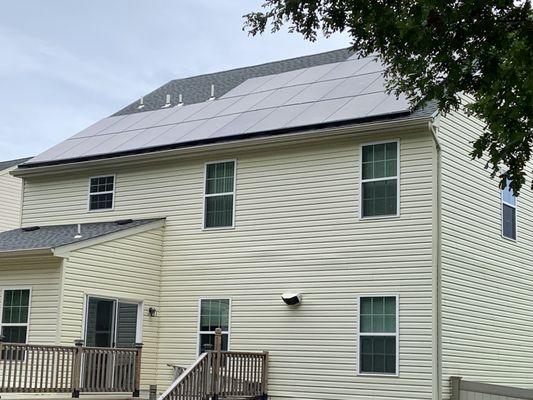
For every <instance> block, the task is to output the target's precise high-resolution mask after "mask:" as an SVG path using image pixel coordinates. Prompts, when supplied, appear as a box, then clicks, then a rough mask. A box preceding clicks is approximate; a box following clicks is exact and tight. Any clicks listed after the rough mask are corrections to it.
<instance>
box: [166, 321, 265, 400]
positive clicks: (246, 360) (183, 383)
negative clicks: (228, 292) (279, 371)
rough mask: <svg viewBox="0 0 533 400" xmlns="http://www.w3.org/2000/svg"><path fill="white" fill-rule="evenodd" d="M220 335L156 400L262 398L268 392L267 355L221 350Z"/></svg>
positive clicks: (218, 331) (218, 333)
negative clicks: (212, 346)
mask: <svg viewBox="0 0 533 400" xmlns="http://www.w3.org/2000/svg"><path fill="white" fill-rule="evenodd" d="M221 343H222V339H221V332H220V330H218V329H217V331H216V333H215V350H214V351H208V352H205V353H203V354H202V355H201V356H200V357H199V358H198V359H197V360H196V362H195V363H194V364H193V365H192V366H191V367H190V368H188V369H186V370H185V372H183V373H182V374H181V375H180V376H179V377H178V378H177V379H176V380H175V381H174V383H173V384H172V385H171V386H170V387H169V388H168V389H167V390H166V391H165V393H163V395H161V396H160V397H159V400H209V399H213V400H217V399H219V398H226V397H241V398H250V399H265V400H266V398H267V392H268V352H260V353H252V352H236V351H221Z"/></svg>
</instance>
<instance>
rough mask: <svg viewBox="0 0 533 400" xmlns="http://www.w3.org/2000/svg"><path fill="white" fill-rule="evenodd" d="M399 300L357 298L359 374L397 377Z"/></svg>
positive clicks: (373, 297) (391, 297)
mask: <svg viewBox="0 0 533 400" xmlns="http://www.w3.org/2000/svg"><path fill="white" fill-rule="evenodd" d="M398 337H399V335H398V296H372V297H360V298H359V374H361V375H364V374H370V375H393V376H396V375H398V355H399V352H398Z"/></svg>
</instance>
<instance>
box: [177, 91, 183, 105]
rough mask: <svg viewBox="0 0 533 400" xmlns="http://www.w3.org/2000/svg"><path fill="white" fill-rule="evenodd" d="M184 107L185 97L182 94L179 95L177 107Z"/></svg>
mask: <svg viewBox="0 0 533 400" xmlns="http://www.w3.org/2000/svg"><path fill="white" fill-rule="evenodd" d="M182 105H183V95H182V94H181V93H180V94H179V95H178V105H177V107H181V106H182Z"/></svg>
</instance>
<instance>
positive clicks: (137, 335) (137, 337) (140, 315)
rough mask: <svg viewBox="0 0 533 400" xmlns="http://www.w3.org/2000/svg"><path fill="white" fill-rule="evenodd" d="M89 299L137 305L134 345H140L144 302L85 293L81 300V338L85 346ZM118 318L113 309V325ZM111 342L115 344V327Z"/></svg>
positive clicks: (116, 312)
mask: <svg viewBox="0 0 533 400" xmlns="http://www.w3.org/2000/svg"><path fill="white" fill-rule="evenodd" d="M91 297H94V298H97V299H104V300H112V301H116V302H117V304H118V302H121V303H129V304H137V329H136V332H135V342H136V343H142V340H143V320H144V318H143V317H144V300H138V299H126V298H122V297H114V296H106V295H101V294H93V293H91V294H88V293H85V296H84V299H83V320H82V327H81V337H82V338H83V341H84V343H85V344H87V313H88V312H89V299H90V298H91ZM117 318H118V307H115V313H114V316H113V325H115V324H116V321H117ZM113 335H114V337H113V342H114V343H115V345H116V343H117V329H116V326H115V329H114V332H113Z"/></svg>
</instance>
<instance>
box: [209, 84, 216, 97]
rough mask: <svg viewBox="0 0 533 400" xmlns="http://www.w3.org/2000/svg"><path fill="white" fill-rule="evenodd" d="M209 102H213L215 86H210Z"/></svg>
mask: <svg viewBox="0 0 533 400" xmlns="http://www.w3.org/2000/svg"><path fill="white" fill-rule="evenodd" d="M209 100H215V85H211V97H210V98H209Z"/></svg>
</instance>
